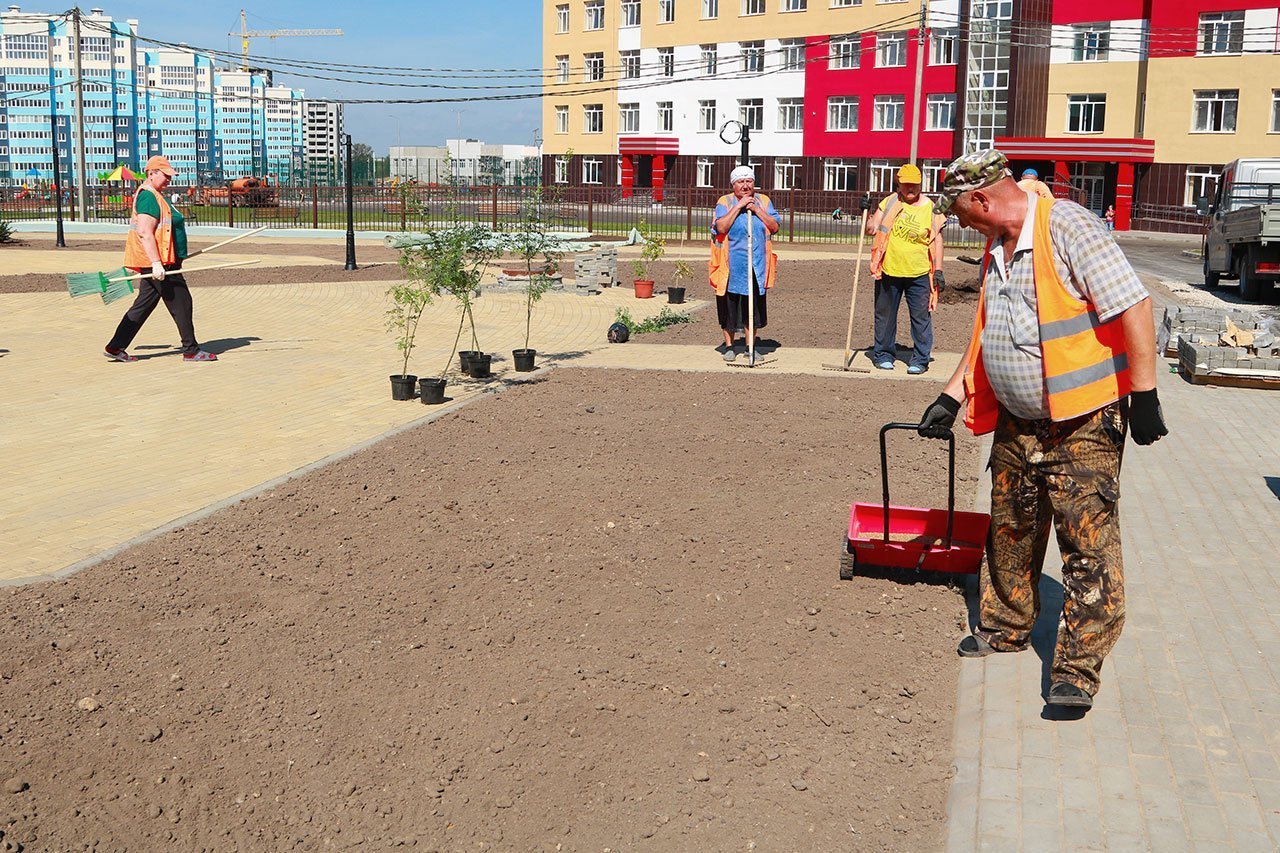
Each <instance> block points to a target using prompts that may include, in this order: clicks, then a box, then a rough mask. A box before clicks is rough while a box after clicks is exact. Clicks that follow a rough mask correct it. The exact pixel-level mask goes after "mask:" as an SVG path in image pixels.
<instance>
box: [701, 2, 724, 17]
mask: <svg viewBox="0 0 1280 853" xmlns="http://www.w3.org/2000/svg"><path fill="white" fill-rule="evenodd" d="M718 17H720V0H702V19H703V20H704V21H705V20H708V19H710V18H718Z"/></svg>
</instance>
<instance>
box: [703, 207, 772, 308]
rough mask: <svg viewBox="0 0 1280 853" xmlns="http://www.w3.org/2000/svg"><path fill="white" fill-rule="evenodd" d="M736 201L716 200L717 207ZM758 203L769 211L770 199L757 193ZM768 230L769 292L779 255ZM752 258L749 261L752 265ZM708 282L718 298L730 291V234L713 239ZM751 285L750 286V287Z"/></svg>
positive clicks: (718, 235)
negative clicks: (775, 250)
mask: <svg viewBox="0 0 1280 853" xmlns="http://www.w3.org/2000/svg"><path fill="white" fill-rule="evenodd" d="M735 201H736V196H731V195H722V196H720V198H718V199H717V200H716V207H719V206H720V205H722V204H723V205H724V206H725V207H730V206H732V205H733V204H734V203H735ZM756 201H757V202H758V203H759V205H760V208H761V209H762V210H768V209H769V197H768V196H767V195H764V194H763V193H756ZM768 233H769V232H768V229H765V235H766V236H765V250H764V264H765V266H764V269H765V272H764V289H765V290H768V289H769V288H771V287H773V284H774V279H775V278H777V274H778V255H777V253H776V252H774V251H773V240H771V239H770V238H769V237H768ZM751 261H752V259H751V258H748V259H747V263H748V264H750V263H751ZM707 281H708V282H709V283H710V285H711V286H712V287H714V288H715V290H716V296H724V295H725V293H727V292H728V290H729V233H728V232H727V231H726V232H725V233H724V234H713V235H712V237H711V260H710V261H708V262H707ZM747 281H748V282H750V281H751V276H747ZM749 286H750V285H749V284H748V287H749Z"/></svg>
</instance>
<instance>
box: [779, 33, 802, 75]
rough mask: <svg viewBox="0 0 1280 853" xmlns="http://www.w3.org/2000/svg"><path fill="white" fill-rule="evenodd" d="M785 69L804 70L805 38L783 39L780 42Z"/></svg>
mask: <svg viewBox="0 0 1280 853" xmlns="http://www.w3.org/2000/svg"><path fill="white" fill-rule="evenodd" d="M778 47H779V48H780V54H781V57H782V70H783V71H803V70H804V39H783V40H782V41H781V42H779V43H778Z"/></svg>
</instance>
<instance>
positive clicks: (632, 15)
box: [618, 0, 640, 27]
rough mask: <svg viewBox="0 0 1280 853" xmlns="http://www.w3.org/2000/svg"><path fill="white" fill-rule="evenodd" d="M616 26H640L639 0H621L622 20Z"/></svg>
mask: <svg viewBox="0 0 1280 853" xmlns="http://www.w3.org/2000/svg"><path fill="white" fill-rule="evenodd" d="M618 26H620V27H638V26H640V0H622V22H621V23H619V24H618Z"/></svg>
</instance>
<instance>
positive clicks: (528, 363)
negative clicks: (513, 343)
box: [511, 349, 538, 373]
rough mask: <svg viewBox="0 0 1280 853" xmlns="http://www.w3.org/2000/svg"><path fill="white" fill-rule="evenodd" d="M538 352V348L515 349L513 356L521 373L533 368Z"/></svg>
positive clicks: (512, 352)
mask: <svg viewBox="0 0 1280 853" xmlns="http://www.w3.org/2000/svg"><path fill="white" fill-rule="evenodd" d="M537 354H538V351H537V350H536V349H513V350H512V351H511V358H512V360H514V361H515V363H516V370H517V371H519V372H520V373H528V372H529V371H531V370H533V359H534V356H536V355H537Z"/></svg>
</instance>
